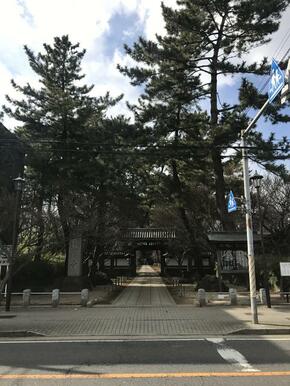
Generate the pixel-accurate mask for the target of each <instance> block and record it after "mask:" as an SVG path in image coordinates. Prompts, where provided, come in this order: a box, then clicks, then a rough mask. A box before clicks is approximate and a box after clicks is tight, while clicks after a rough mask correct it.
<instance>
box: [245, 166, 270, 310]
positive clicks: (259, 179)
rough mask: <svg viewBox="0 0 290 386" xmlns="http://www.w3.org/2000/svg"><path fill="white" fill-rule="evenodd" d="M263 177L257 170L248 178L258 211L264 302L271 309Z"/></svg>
mask: <svg viewBox="0 0 290 386" xmlns="http://www.w3.org/2000/svg"><path fill="white" fill-rule="evenodd" d="M262 179H263V176H261V175H260V174H258V173H257V170H256V171H255V174H254V175H253V176H252V177H250V180H251V182H252V184H253V186H254V187H255V188H256V190H257V203H258V211H259V228H260V235H261V250H262V261H263V270H264V273H263V282H264V283H263V284H264V287H265V290H266V300H267V307H268V308H271V297H270V289H269V278H268V267H267V259H266V257H265V247H264V232H263V218H262V210H261V202H260V188H261V182H262Z"/></svg>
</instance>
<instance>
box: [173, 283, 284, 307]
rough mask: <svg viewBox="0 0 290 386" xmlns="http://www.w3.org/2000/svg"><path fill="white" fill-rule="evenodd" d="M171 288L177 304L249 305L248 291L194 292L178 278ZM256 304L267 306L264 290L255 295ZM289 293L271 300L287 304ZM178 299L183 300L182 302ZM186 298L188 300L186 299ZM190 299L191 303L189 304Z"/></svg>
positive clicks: (276, 295) (280, 294) (273, 295)
mask: <svg viewBox="0 0 290 386" xmlns="http://www.w3.org/2000/svg"><path fill="white" fill-rule="evenodd" d="M170 285H171V288H172V294H173V296H174V295H175V296H176V297H177V298H175V299H176V301H177V303H178V304H190V303H191V304H193V303H196V304H197V305H198V306H200V307H203V306H206V305H207V304H219V303H222V304H229V305H232V306H234V305H248V304H249V303H250V293H249V291H244V292H243V291H237V290H236V289H235V288H230V289H229V290H228V291H227V292H210V291H205V290H204V289H202V288H200V289H198V291H194V289H193V286H192V285H191V284H188V283H186V284H185V283H182V282H180V280H179V279H178V278H172V279H171V281H170ZM256 297H257V302H258V304H263V305H266V304H267V300H266V291H265V289H264V288H261V289H260V290H259V291H257V293H256ZM289 297H290V293H289V292H283V293H282V292H281V293H275V294H271V299H272V300H275V303H277V304H279V303H281V300H282V301H283V300H286V301H287V303H288V302H289ZM179 298H183V299H184V300H182V299H180V301H179V300H178V299H179ZM187 298H188V299H187ZM190 299H191V302H190V303H189V301H190Z"/></svg>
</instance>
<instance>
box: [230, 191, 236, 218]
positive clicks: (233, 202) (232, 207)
mask: <svg viewBox="0 0 290 386" xmlns="http://www.w3.org/2000/svg"><path fill="white" fill-rule="evenodd" d="M237 208H238V207H237V203H236V200H235V197H234V193H233V192H232V191H230V194H229V201H228V213H231V212H234V211H235V210H237Z"/></svg>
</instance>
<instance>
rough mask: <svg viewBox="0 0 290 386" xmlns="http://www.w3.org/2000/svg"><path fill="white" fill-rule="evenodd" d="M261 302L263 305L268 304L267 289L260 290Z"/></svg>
mask: <svg viewBox="0 0 290 386" xmlns="http://www.w3.org/2000/svg"><path fill="white" fill-rule="evenodd" d="M259 292H260V300H261V303H262V304H267V296H266V289H265V288H260V291H259Z"/></svg>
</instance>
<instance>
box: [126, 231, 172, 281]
mask: <svg viewBox="0 0 290 386" xmlns="http://www.w3.org/2000/svg"><path fill="white" fill-rule="evenodd" d="M121 239H122V242H124V243H125V244H126V245H127V247H128V249H129V250H130V255H131V267H132V269H133V274H135V275H136V272H137V269H138V267H139V266H141V265H144V264H147V265H152V267H153V268H154V269H156V272H158V273H159V274H160V275H161V276H162V275H164V272H165V256H166V252H167V249H168V243H169V241H171V240H175V239H176V232H175V230H174V229H168V228H129V229H125V230H123V231H122V234H121Z"/></svg>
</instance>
